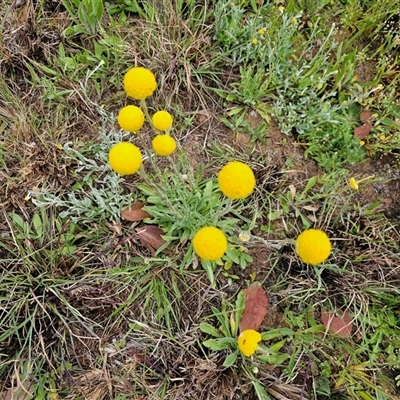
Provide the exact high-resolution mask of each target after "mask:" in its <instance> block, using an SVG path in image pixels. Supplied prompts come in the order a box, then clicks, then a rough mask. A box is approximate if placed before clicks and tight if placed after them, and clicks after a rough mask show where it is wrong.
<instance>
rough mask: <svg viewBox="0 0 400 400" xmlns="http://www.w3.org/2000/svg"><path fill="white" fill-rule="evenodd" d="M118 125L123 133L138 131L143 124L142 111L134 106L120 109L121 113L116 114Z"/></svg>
mask: <svg viewBox="0 0 400 400" xmlns="http://www.w3.org/2000/svg"><path fill="white" fill-rule="evenodd" d="M118 124H119V126H120V127H121V128H122V129H123V130H124V131H128V132H137V131H139V130H140V129H141V128H142V126H143V124H144V114H143V111H142V110H141V109H140V108H139V107H136V106H126V107H124V108H121V111H120V112H119V114H118Z"/></svg>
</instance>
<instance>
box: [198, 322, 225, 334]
mask: <svg viewBox="0 0 400 400" xmlns="http://www.w3.org/2000/svg"><path fill="white" fill-rule="evenodd" d="M199 328H200V330H201V331H202V332H204V333H208V334H209V335H211V336H214V337H216V338H219V337H220V336H221V334H220V331H219V330H218V329H216V328H214V327H213V326H212V325H210V324H207V322H202V323H201V324H200V326H199Z"/></svg>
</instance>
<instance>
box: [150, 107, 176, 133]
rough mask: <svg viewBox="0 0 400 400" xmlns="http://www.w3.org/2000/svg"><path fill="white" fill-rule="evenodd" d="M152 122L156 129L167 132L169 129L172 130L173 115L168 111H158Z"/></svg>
mask: <svg viewBox="0 0 400 400" xmlns="http://www.w3.org/2000/svg"><path fill="white" fill-rule="evenodd" d="M151 119H152V121H153V125H154V128H156V129H158V130H159V131H166V130H167V129H169V128H171V126H172V122H173V121H174V120H173V118H172V115H171V114H170V113H169V112H168V111H164V110H162V111H157V112H156V113H155V114H154V115H153V116H152V118H151Z"/></svg>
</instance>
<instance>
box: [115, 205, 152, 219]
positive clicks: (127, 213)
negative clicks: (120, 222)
mask: <svg viewBox="0 0 400 400" xmlns="http://www.w3.org/2000/svg"><path fill="white" fill-rule="evenodd" d="M144 206H145V204H144V203H140V202H139V203H134V204H131V205H130V206H129V207H128V208H126V209H125V210H123V211H121V215H122V217H123V218H125V219H126V220H127V221H131V222H135V221H142V220H144V219H145V218H151V215H150V214H149V213H148V212H147V211H144V210H142V208H143V207H144Z"/></svg>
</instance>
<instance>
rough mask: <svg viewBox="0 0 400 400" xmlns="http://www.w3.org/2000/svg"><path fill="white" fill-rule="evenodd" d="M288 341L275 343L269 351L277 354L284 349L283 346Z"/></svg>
mask: <svg viewBox="0 0 400 400" xmlns="http://www.w3.org/2000/svg"><path fill="white" fill-rule="evenodd" d="M286 340H287V339H283V340H280V341H279V342H276V343H274V344H273V345H272V346H271V347H270V348H269V349H270V350H271V351H272V352H273V353H277V352H278V351H279V350H280V349H281V348H282V347H283V345H284V344H285V343H286Z"/></svg>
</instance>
